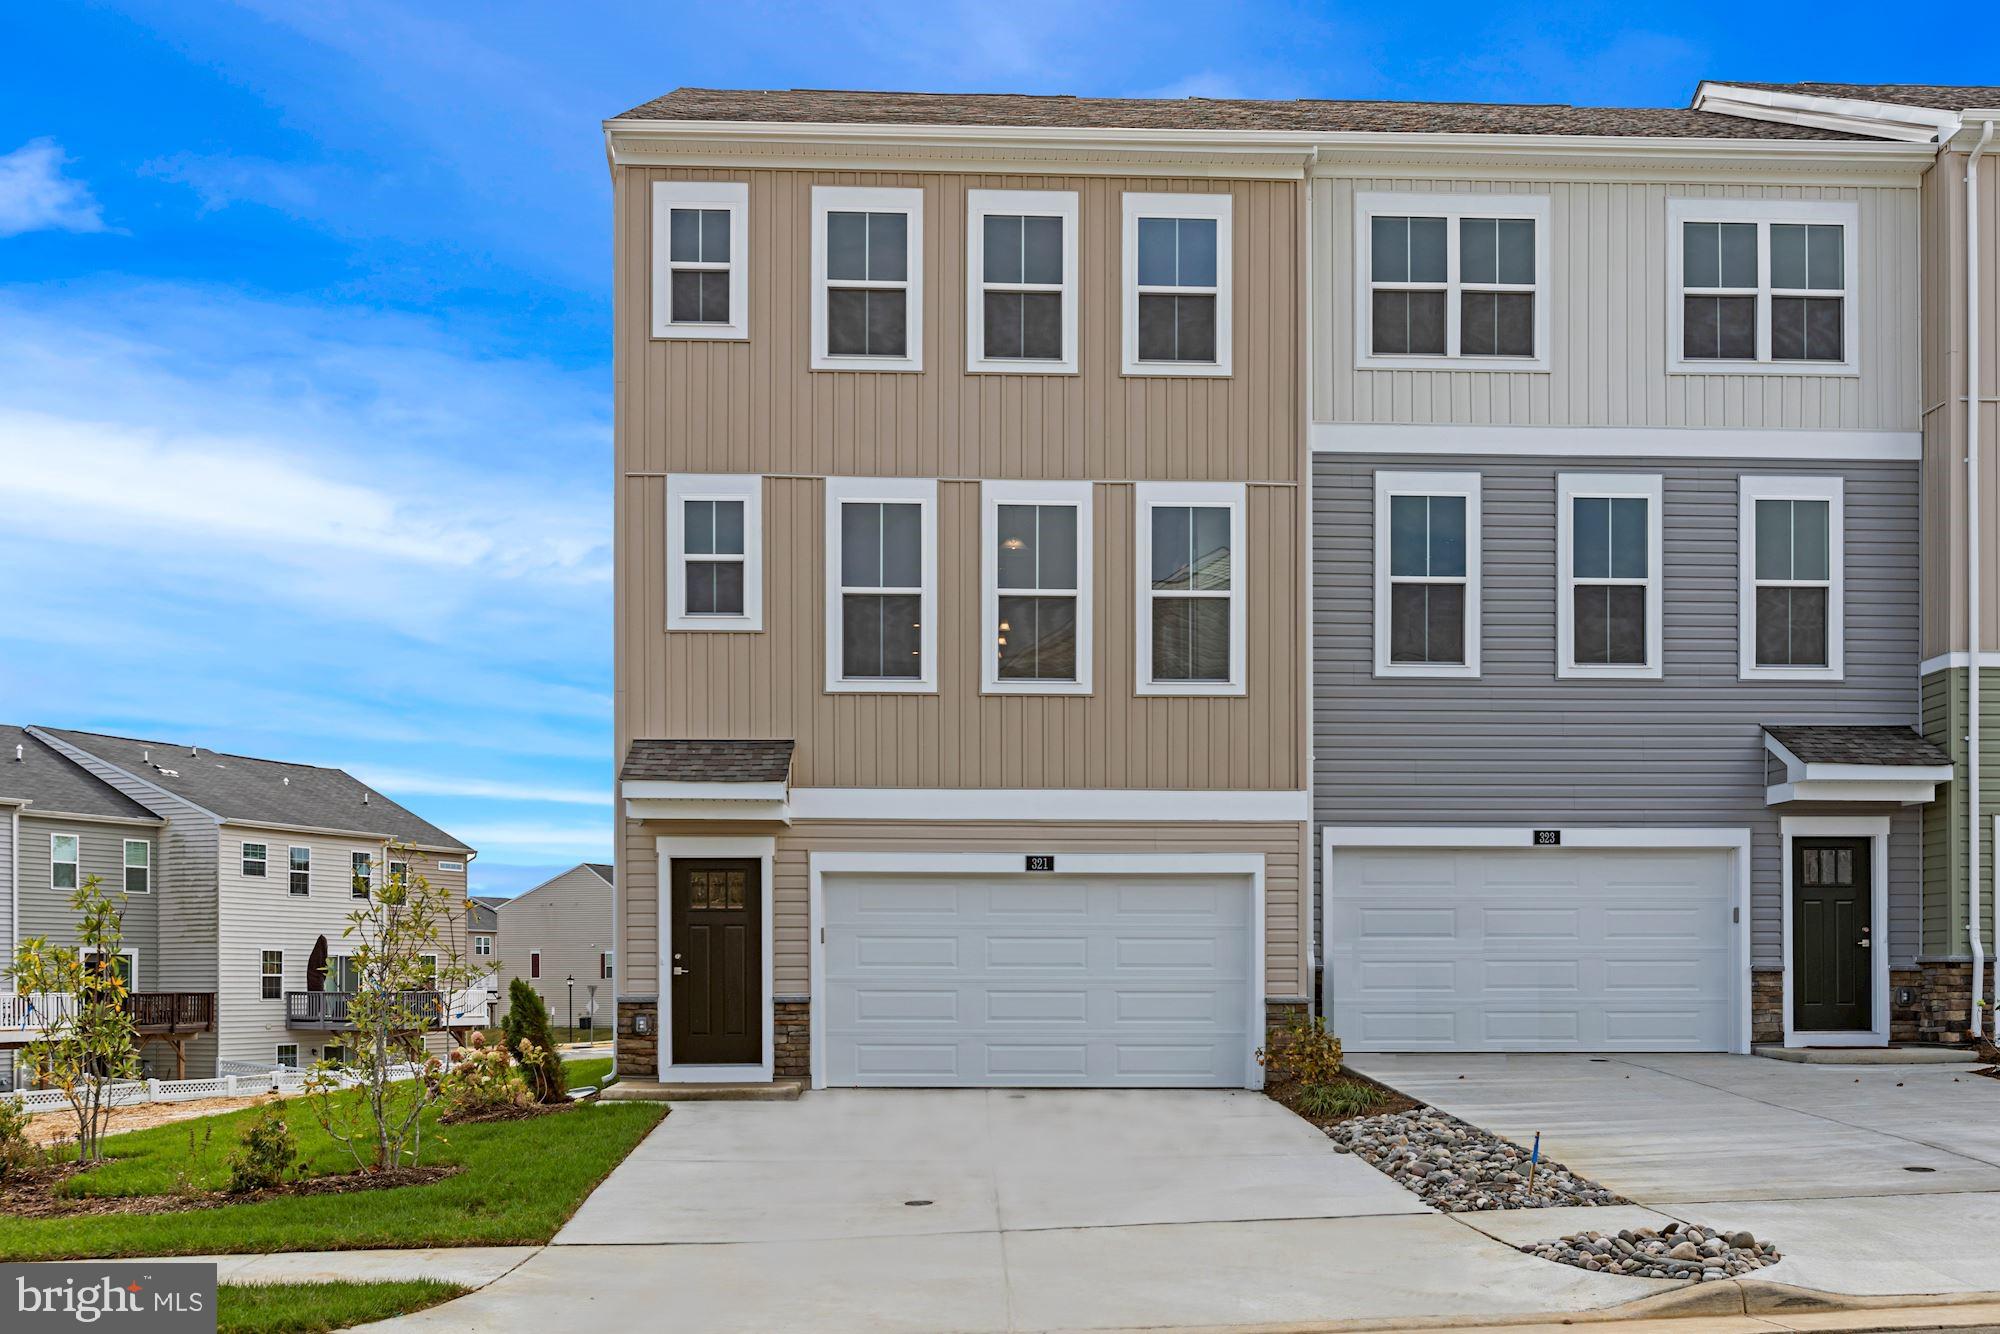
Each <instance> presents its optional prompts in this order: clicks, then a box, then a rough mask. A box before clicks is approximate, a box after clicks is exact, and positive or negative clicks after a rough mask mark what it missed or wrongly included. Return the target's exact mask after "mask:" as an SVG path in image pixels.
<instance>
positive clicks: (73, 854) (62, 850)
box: [49, 834, 81, 890]
mask: <svg viewBox="0 0 2000 1334" xmlns="http://www.w3.org/2000/svg"><path fill="white" fill-rule="evenodd" d="M80 847H81V843H80V841H79V840H78V838H77V836H76V835H75V834H50V835H49V888H50V889H62V890H69V889H75V888H76V886H77V873H76V864H77V858H78V856H79V849H80Z"/></svg>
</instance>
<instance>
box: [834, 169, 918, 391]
mask: <svg viewBox="0 0 2000 1334" xmlns="http://www.w3.org/2000/svg"><path fill="white" fill-rule="evenodd" d="M923 220H924V210H923V191H922V190H907V189H872V188H861V187H850V186H814V187H813V238H812V242H813V294H812V295H813V368H814V369H815V370H891V371H900V370H909V371H914V370H922V369H923V356H922V348H923Z"/></svg>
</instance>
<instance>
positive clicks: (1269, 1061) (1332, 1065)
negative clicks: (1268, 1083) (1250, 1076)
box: [1257, 1015, 1342, 1085]
mask: <svg viewBox="0 0 2000 1334" xmlns="http://www.w3.org/2000/svg"><path fill="white" fill-rule="evenodd" d="M1257 1062H1258V1064H1260V1065H1262V1066H1263V1067H1264V1068H1265V1069H1266V1070H1268V1071H1270V1072H1271V1078H1272V1079H1274V1080H1276V1081H1277V1082H1278V1083H1281V1084H1289V1083H1292V1082H1293V1081H1297V1082H1298V1083H1300V1084H1307V1085H1313V1084H1332V1083H1333V1082H1334V1081H1335V1080H1337V1079H1339V1078H1340V1071H1341V1064H1342V1062H1341V1054H1340V1039H1339V1038H1337V1037H1335V1036H1334V1035H1333V1034H1331V1033H1329V1032H1327V1031H1326V1017H1325V1016H1324V1015H1314V1016H1313V1017H1312V1018H1310V1019H1295V1020H1293V1021H1292V1022H1291V1024H1290V1025H1289V1026H1288V1027H1287V1028H1286V1029H1285V1031H1284V1033H1283V1034H1282V1035H1281V1037H1280V1038H1279V1040H1278V1041H1277V1042H1274V1043H1272V1044H1271V1046H1270V1047H1269V1048H1268V1049H1267V1050H1264V1051H1260V1052H1258V1053H1257Z"/></svg>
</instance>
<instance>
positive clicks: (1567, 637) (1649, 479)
mask: <svg viewBox="0 0 2000 1334" xmlns="http://www.w3.org/2000/svg"><path fill="white" fill-rule="evenodd" d="M1664 494H1665V487H1664V485H1663V483H1662V481H1661V477H1660V474H1658V473H1616V472H1566V473H1561V474H1559V475H1558V476H1557V477H1556V675H1557V676H1558V677H1560V678H1563V679H1566V680H1567V679H1575V678H1600V679H1601V678H1609V679H1612V680H1617V679H1620V678H1624V679H1626V680H1634V681H1657V680H1659V679H1660V678H1661V676H1662V674H1663V673H1664V669H1665V658H1666V643H1665V640H1664V638H1663V636H1662V627H1663V626H1664V624H1665V617H1664V615H1663V614H1662V610H1663V606H1662V604H1664V603H1665V601H1666V579H1665V573H1666V572H1665V570H1663V569H1662V568H1661V558H1662V554H1663V552H1664V550H1665V543H1664V541H1663V537H1664V529H1665V528H1666V521H1665V505H1664V503H1663V497H1664ZM1592 496H1609V497H1613V498H1617V499H1625V498H1630V497H1634V496H1636V497H1639V498H1640V499H1642V500H1645V501H1647V502H1648V505H1647V509H1646V579H1645V584H1646V661H1645V662H1644V663H1641V664H1637V665H1631V666H1627V665H1623V664H1618V665H1606V664H1601V663H1583V664H1581V665H1579V664H1578V663H1577V662H1576V661H1575V657H1576V637H1575V624H1574V622H1575V619H1576V602H1575V597H1574V594H1573V590H1574V588H1575V587H1576V582H1577V580H1576V575H1575V569H1576V566H1575V563H1574V561H1573V560H1572V559H1571V555H1572V553H1573V551H1574V545H1573V544H1574V541H1575V531H1574V530H1575V527H1576V507H1575V505H1574V504H1573V502H1574V501H1575V500H1576V499H1577V498H1578V497H1592ZM1584 582H1585V583H1602V582H1605V581H1603V580H1596V579H1588V580H1585V581H1584ZM1613 582H1617V581H1613Z"/></svg>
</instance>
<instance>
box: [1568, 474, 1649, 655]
mask: <svg viewBox="0 0 2000 1334" xmlns="http://www.w3.org/2000/svg"><path fill="white" fill-rule="evenodd" d="M1661 490H1662V488H1661V482H1660V478H1659V476H1658V475H1657V474H1654V475H1650V476H1639V475H1633V474H1626V473H1564V474H1562V475H1561V476H1559V477H1558V478H1557V479H1556V503H1557V506H1558V511H1557V522H1556V529H1557V536H1556V560H1557V566H1558V571H1559V575H1560V582H1561V588H1560V591H1559V598H1558V601H1557V603H1556V638H1557V646H1556V675H1557V676H1611V677H1618V676H1626V677H1644V678H1655V679H1657V678H1658V677H1659V676H1660V671H1661V657H1662V654H1661V643H1660V627H1661V623H1662V622H1661V607H1660V563H1661V541H1660V527H1661V508H1660V497H1661Z"/></svg>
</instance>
